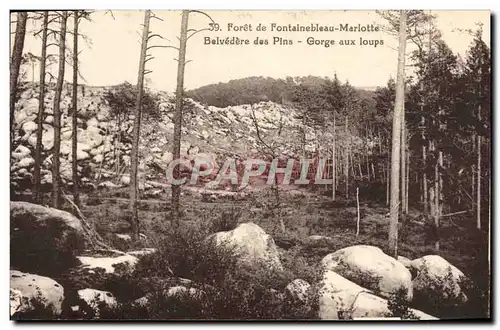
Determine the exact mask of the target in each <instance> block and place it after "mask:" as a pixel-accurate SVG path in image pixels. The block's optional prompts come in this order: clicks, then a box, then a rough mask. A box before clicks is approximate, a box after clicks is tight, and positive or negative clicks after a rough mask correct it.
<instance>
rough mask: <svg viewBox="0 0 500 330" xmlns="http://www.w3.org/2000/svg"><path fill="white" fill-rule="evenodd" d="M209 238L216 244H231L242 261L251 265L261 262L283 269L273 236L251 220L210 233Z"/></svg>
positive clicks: (276, 268) (273, 267)
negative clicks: (230, 228)
mask: <svg viewBox="0 0 500 330" xmlns="http://www.w3.org/2000/svg"><path fill="white" fill-rule="evenodd" d="M209 239H213V240H214V241H215V243H216V244H217V245H226V246H233V247H234V248H235V249H236V251H237V253H238V254H239V256H240V261H242V262H245V263H247V264H252V265H255V264H262V263H263V264H264V265H266V266H269V268H272V269H275V270H283V266H282V265H281V261H280V258H279V253H278V248H277V247H276V244H275V243H274V240H273V238H272V237H271V236H270V235H268V234H266V232H265V231H264V230H263V229H262V228H260V227H259V226H257V225H256V224H254V223H252V222H248V223H242V224H240V225H239V226H238V227H236V228H235V229H233V230H229V231H222V232H218V233H215V234H212V235H210V236H209Z"/></svg>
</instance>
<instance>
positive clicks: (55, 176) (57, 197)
mask: <svg viewBox="0 0 500 330" xmlns="http://www.w3.org/2000/svg"><path fill="white" fill-rule="evenodd" d="M67 20H68V12H67V11H63V12H62V14H61V31H60V36H59V70H58V74H57V83H56V90H55V95H54V155H53V159H52V206H53V207H54V208H60V207H61V191H60V184H61V178H60V164H61V163H60V158H59V154H60V150H61V93H62V88H63V83H64V65H65V52H66V23H67Z"/></svg>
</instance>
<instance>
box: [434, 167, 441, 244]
mask: <svg viewBox="0 0 500 330" xmlns="http://www.w3.org/2000/svg"><path fill="white" fill-rule="evenodd" d="M439 191H440V189H439V169H438V162H436V164H435V165H434V226H435V229H436V232H437V231H438V230H439V197H440V196H439ZM435 249H436V251H439V237H436V243H435Z"/></svg>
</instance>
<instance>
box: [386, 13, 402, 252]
mask: <svg viewBox="0 0 500 330" xmlns="http://www.w3.org/2000/svg"><path fill="white" fill-rule="evenodd" d="M405 57H406V11H404V10H402V11H401V12H400V18H399V47H398V73H397V80H396V101H395V104H394V114H393V122H392V153H391V200H390V210H389V213H390V220H389V221H390V223H389V251H390V254H391V255H392V256H394V257H395V258H396V257H397V255H398V219H399V212H398V211H399V174H400V172H399V170H400V156H401V119H402V111H403V106H404V100H405V95H404V88H405Z"/></svg>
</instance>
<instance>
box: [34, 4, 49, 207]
mask: <svg viewBox="0 0 500 330" xmlns="http://www.w3.org/2000/svg"><path fill="white" fill-rule="evenodd" d="M48 27H49V12H48V11H44V12H43V26H42V55H41V57H40V90H39V96H38V116H37V130H36V148H35V168H34V172H33V179H34V181H35V182H34V183H35V202H36V203H40V202H41V192H40V184H41V176H40V170H41V166H42V148H43V145H42V134H43V115H44V112H45V70H46V61H47V34H48Z"/></svg>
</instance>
